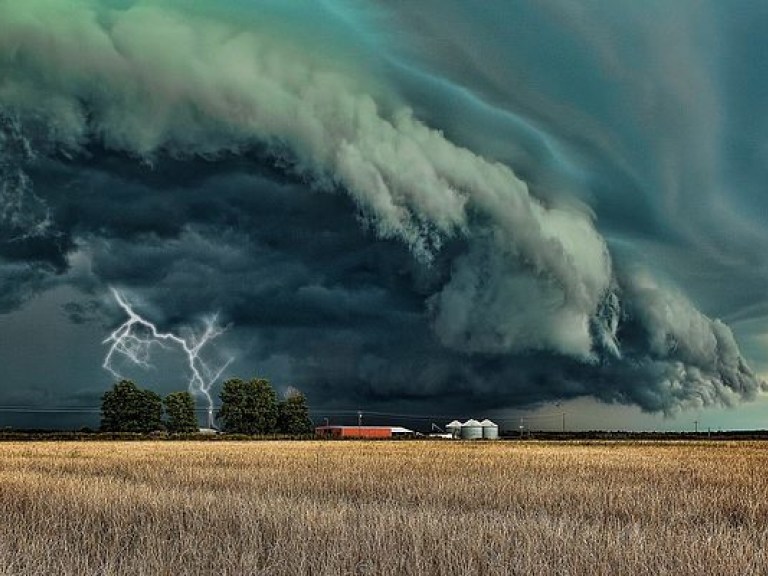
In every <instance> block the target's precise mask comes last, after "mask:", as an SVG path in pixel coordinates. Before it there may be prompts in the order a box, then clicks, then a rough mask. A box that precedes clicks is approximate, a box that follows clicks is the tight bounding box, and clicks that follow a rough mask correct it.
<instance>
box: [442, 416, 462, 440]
mask: <svg viewBox="0 0 768 576" xmlns="http://www.w3.org/2000/svg"><path fill="white" fill-rule="evenodd" d="M445 431H446V432H448V433H449V434H450V435H451V436H452V437H453V438H461V422H459V421H458V420H454V421H453V422H451V423H450V424H446V425H445Z"/></svg>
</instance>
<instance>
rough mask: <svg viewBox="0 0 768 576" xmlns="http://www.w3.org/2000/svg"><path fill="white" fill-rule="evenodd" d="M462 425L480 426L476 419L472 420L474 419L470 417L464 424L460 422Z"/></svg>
mask: <svg viewBox="0 0 768 576" xmlns="http://www.w3.org/2000/svg"><path fill="white" fill-rule="evenodd" d="M462 426H480V422H478V421H477V420H474V419H472V418H470V419H469V420H467V421H466V422H464V424H462Z"/></svg>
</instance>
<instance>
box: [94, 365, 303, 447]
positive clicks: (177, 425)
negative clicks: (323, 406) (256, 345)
mask: <svg viewBox="0 0 768 576" xmlns="http://www.w3.org/2000/svg"><path fill="white" fill-rule="evenodd" d="M219 398H220V400H221V408H220V409H219V411H218V413H217V422H218V424H219V427H220V428H221V430H222V431H224V432H228V433H235V434H250V435H253V434H290V435H302V434H311V433H312V429H313V427H312V421H311V420H310V418H309V407H308V406H307V400H306V398H305V397H304V395H303V394H302V393H301V392H298V391H296V390H293V391H291V392H290V393H289V394H287V395H286V397H285V398H283V399H281V400H278V398H277V394H276V393H275V391H274V389H273V388H272V385H271V384H270V383H269V381H268V380H265V379H263V378H253V379H251V380H242V379H240V378H231V379H229V380H227V381H226V382H224V385H223V386H222V389H221V393H220V394H219ZM101 430H102V431H104V432H140V433H148V432H155V431H162V430H165V431H168V432H171V433H185V432H186V433H189V432H197V431H198V423H197V416H196V414H195V400H194V398H193V397H192V394H190V393H189V392H173V393H171V394H168V395H167V396H166V397H165V398H162V397H161V396H160V395H159V394H157V393H155V392H153V391H152V390H146V389H142V388H139V387H138V386H137V385H136V384H135V383H134V382H132V381H131V380H121V381H120V382H117V383H116V384H115V385H114V386H113V387H112V389H111V390H109V391H107V392H105V393H104V395H103V396H102V399H101Z"/></svg>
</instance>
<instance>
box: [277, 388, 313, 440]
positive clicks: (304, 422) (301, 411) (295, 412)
mask: <svg viewBox="0 0 768 576" xmlns="http://www.w3.org/2000/svg"><path fill="white" fill-rule="evenodd" d="M277 427H278V429H279V430H280V432H282V433H283V434H294V435H300V434H311V433H312V420H310V419H309V407H308V406H307V399H306V397H305V396H304V394H302V393H301V392H299V391H298V390H292V391H291V392H289V393H288V395H287V396H286V397H285V399H284V400H283V401H282V402H280V404H279V406H278V420H277Z"/></svg>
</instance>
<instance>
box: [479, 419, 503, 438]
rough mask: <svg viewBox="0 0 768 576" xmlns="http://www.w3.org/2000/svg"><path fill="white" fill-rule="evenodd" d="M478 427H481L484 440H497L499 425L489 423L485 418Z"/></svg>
mask: <svg viewBox="0 0 768 576" xmlns="http://www.w3.org/2000/svg"><path fill="white" fill-rule="evenodd" d="M480 426H482V427H483V439H484V440H497V439H498V438H499V425H498V424H496V423H495V422H491V421H490V420H488V419H487V418H486V419H485V420H483V421H482V422H480Z"/></svg>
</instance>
